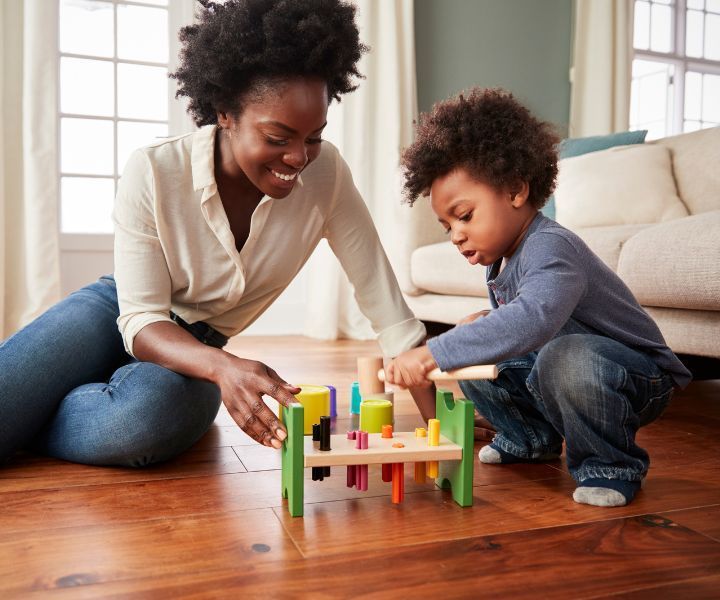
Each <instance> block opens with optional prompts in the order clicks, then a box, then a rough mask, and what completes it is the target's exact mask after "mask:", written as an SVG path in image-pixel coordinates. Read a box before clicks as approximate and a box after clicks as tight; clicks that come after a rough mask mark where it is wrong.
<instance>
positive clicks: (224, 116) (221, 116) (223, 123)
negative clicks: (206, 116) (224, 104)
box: [217, 110, 230, 129]
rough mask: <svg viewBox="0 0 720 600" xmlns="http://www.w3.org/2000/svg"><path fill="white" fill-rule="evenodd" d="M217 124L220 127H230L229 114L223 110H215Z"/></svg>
mask: <svg viewBox="0 0 720 600" xmlns="http://www.w3.org/2000/svg"><path fill="white" fill-rule="evenodd" d="M217 120H218V125H219V126H220V127H221V128H222V129H230V114H229V113H226V112H224V111H221V110H219V111H217Z"/></svg>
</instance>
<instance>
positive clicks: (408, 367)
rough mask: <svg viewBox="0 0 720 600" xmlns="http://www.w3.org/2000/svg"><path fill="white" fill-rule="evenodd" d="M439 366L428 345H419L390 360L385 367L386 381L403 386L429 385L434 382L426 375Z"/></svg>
mask: <svg viewBox="0 0 720 600" xmlns="http://www.w3.org/2000/svg"><path fill="white" fill-rule="evenodd" d="M435 368H437V363H436V362H435V359H434V358H433V356H432V354H430V350H428V347H427V346H418V347H417V348H413V349H412V350H408V351H407V352H403V353H402V354H400V355H399V356H397V357H395V358H394V359H393V360H391V361H390V364H388V366H387V367H386V368H385V381H387V382H388V383H390V384H393V385H397V386H399V387H401V388H409V387H427V386H429V385H432V382H431V381H430V380H429V379H428V378H427V377H426V376H425V375H426V374H427V373H428V372H429V371H432V370H433V369H435Z"/></svg>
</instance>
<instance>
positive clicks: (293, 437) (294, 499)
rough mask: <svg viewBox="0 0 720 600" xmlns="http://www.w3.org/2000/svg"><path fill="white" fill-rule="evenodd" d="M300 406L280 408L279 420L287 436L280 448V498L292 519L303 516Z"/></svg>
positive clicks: (302, 446)
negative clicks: (283, 500)
mask: <svg viewBox="0 0 720 600" xmlns="http://www.w3.org/2000/svg"><path fill="white" fill-rule="evenodd" d="M304 413H305V410H304V408H303V406H302V404H294V405H292V406H290V408H285V407H284V406H283V407H281V411H280V419H281V421H282V422H283V423H284V424H285V427H286V428H287V432H288V436H287V438H286V439H285V442H283V446H282V450H281V452H282V497H283V498H287V499H288V511H290V515H291V516H293V517H302V516H303V494H304V488H303V486H304V477H303V471H304V467H305V456H304V440H303V421H304Z"/></svg>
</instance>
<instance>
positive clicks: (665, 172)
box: [555, 144, 688, 229]
mask: <svg viewBox="0 0 720 600" xmlns="http://www.w3.org/2000/svg"><path fill="white" fill-rule="evenodd" d="M555 201H556V204H557V219H556V220H557V222H558V223H561V224H562V225H565V226H566V227H568V228H570V229H577V228H579V227H599V226H604V225H630V224H642V223H658V222H661V221H667V220H670V219H677V218H680V217H684V216H687V214H688V211H687V208H686V207H685V205H684V204H683V203H682V202H681V200H680V198H679V197H678V195H677V189H676V187H675V180H674V179H673V176H672V166H671V162H670V151H669V150H668V149H667V148H665V147H663V146H658V145H649V144H643V145H635V146H618V147H616V148H610V149H609V150H603V151H601V152H593V153H591V154H585V155H583V156H577V157H574V158H566V159H564V160H562V161H560V169H559V174H558V186H557V189H556V190H555Z"/></svg>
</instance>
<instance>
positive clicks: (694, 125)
mask: <svg viewBox="0 0 720 600" xmlns="http://www.w3.org/2000/svg"><path fill="white" fill-rule="evenodd" d="M698 129H700V122H699V121H685V123H684V125H683V133H689V132H691V131H697V130H698Z"/></svg>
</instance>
